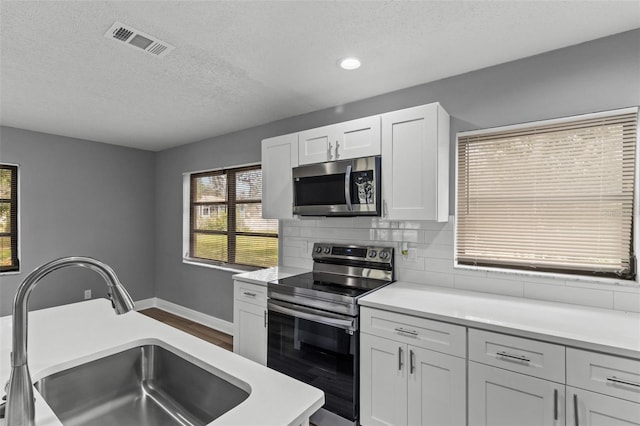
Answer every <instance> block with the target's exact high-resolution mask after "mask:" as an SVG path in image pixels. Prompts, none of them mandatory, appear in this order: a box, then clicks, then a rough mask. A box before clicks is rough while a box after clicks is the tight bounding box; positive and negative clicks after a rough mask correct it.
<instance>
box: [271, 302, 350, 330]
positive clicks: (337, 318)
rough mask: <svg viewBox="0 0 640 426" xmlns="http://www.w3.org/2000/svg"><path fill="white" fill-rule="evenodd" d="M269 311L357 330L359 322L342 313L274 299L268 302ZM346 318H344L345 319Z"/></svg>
mask: <svg viewBox="0 0 640 426" xmlns="http://www.w3.org/2000/svg"><path fill="white" fill-rule="evenodd" d="M267 309H268V310H269V311H274V312H280V313H281V314H285V315H290V316H292V317H294V318H301V319H305V320H309V321H313V322H318V323H320V324H325V325H330V326H332V327H337V328H341V329H343V330H348V331H355V330H356V329H357V323H356V319H355V318H349V317H346V316H345V317H343V316H342V315H336V314H331V313H328V312H322V311H318V310H316V309H309V308H305V307H302V306H297V305H290V304H286V306H285V305H284V304H283V303H278V302H275V301H272V300H269V301H268V302H267ZM343 318H344V319H343Z"/></svg>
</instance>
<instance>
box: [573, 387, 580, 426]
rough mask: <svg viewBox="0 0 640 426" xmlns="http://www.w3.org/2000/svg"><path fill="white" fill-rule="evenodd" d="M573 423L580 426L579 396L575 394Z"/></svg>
mask: <svg viewBox="0 0 640 426" xmlns="http://www.w3.org/2000/svg"><path fill="white" fill-rule="evenodd" d="M573 422H574V423H575V426H580V419H579V416H578V395H576V394H575V393H574V394H573Z"/></svg>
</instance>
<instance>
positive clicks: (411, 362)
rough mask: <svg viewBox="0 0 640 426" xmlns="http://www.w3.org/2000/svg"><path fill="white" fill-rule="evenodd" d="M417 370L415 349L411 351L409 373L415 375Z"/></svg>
mask: <svg viewBox="0 0 640 426" xmlns="http://www.w3.org/2000/svg"><path fill="white" fill-rule="evenodd" d="M415 369H416V364H415V353H414V352H413V349H409V373H411V374H413V371H414V370H415Z"/></svg>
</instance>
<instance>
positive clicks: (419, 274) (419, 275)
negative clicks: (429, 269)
mask: <svg viewBox="0 0 640 426" xmlns="http://www.w3.org/2000/svg"><path fill="white" fill-rule="evenodd" d="M395 273H396V280H397V281H407V282H410V283H418V284H424V283H425V281H426V273H425V271H417V270H412V269H406V268H405V269H403V268H400V269H396V271H395Z"/></svg>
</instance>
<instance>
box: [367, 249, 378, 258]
mask: <svg viewBox="0 0 640 426" xmlns="http://www.w3.org/2000/svg"><path fill="white" fill-rule="evenodd" d="M377 254H378V252H377V251H375V250H371V251H370V252H369V257H376V255H377Z"/></svg>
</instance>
